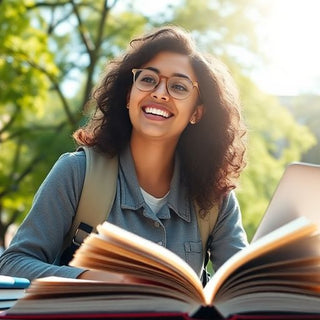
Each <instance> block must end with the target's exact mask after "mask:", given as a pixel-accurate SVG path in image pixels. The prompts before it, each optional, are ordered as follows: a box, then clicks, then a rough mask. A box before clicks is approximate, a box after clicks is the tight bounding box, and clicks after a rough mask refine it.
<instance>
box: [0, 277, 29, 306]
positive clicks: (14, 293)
mask: <svg viewBox="0 0 320 320" xmlns="http://www.w3.org/2000/svg"><path fill="white" fill-rule="evenodd" d="M29 285H30V281H29V280H28V279H25V278H16V277H9V276H2V275H0V310H6V309H9V308H10V307H12V306H13V305H14V304H15V302H16V301H17V300H18V299H20V298H22V297H23V296H24V294H25V289H26V288H28V287H29Z"/></svg>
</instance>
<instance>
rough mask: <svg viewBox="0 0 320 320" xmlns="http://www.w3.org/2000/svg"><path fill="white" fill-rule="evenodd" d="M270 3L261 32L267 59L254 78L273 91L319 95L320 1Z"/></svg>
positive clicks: (265, 89)
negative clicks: (268, 12)
mask: <svg viewBox="0 0 320 320" xmlns="http://www.w3.org/2000/svg"><path fill="white" fill-rule="evenodd" d="M266 1H267V0H266ZM269 2H270V3H272V4H273V5H272V8H271V12H270V16H269V15H268V19H266V21H265V23H264V25H263V29H262V30H263V33H262V34H261V40H262V42H263V50H264V51H265V53H266V55H267V57H268V61H267V62H266V63H265V64H264V65H263V66H262V68H261V70H259V71H256V72H255V74H254V79H255V81H256V82H257V84H258V85H259V87H260V88H261V89H262V90H264V91H266V92H268V93H272V94H278V95H295V94H299V93H316V94H320V0H273V1H272V0H271V1H269Z"/></svg>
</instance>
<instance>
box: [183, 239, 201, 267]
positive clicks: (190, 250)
mask: <svg viewBox="0 0 320 320" xmlns="http://www.w3.org/2000/svg"><path fill="white" fill-rule="evenodd" d="M184 251H185V260H186V262H187V263H188V264H189V265H191V266H193V268H194V269H195V270H201V266H202V242H201V241H186V242H185V243H184Z"/></svg>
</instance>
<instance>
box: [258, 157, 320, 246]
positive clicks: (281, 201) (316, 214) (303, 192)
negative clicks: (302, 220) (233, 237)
mask: <svg viewBox="0 0 320 320" xmlns="http://www.w3.org/2000/svg"><path fill="white" fill-rule="evenodd" d="M301 216H305V217H306V218H308V219H309V220H311V221H312V222H314V223H316V224H317V225H318V226H319V227H320V165H315V164H309V163H302V162H295V163H291V164H289V165H288V166H287V168H286V169H285V171H284V174H283V176H282V177H281V179H280V181H279V184H278V186H277V188H276V190H275V192H274V194H273V196H272V198H271V201H270V203H269V205H268V207H267V210H266V212H265V214H264V216H263V218H262V220H261V222H260V225H259V226H258V228H257V230H256V233H255V235H254V237H253V239H252V242H253V241H255V240H257V239H258V238H261V237H262V236H264V235H266V234H268V233H269V232H271V231H273V230H275V229H277V228H279V227H281V226H282V225H284V224H286V223H288V222H290V221H292V220H294V219H296V218H298V217H301Z"/></svg>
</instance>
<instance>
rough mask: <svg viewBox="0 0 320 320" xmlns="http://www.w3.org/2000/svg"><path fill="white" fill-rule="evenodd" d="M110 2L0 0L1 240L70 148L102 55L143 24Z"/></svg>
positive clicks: (115, 48)
mask: <svg viewBox="0 0 320 320" xmlns="http://www.w3.org/2000/svg"><path fill="white" fill-rule="evenodd" d="M116 3H117V1H113V2H112V3H111V2H110V1H106V0H105V1H103V0H92V1H85V2H84V1H82V2H81V1H80V2H79V1H72V0H70V1H51V0H48V1H32V0H23V1H20V0H4V1H2V2H0V21H1V24H0V76H1V79H0V89H1V97H0V115H1V116H0V148H1V151H4V150H5V151H6V152H1V154H0V179H1V186H0V242H1V239H2V238H3V236H4V234H5V231H6V229H7V227H8V225H9V224H11V223H12V222H19V221H21V219H22V218H23V216H24V215H25V213H26V212H27V210H28V209H29V207H30V204H31V199H32V196H33V194H34V192H35V190H36V189H37V188H38V186H39V184H40V182H41V181H42V180H43V178H44V176H45V174H46V173H47V172H48V170H49V169H50V167H51V166H52V164H53V162H54V161H55V160H56V159H57V156H58V155H59V154H61V153H62V152H64V151H66V150H70V149H72V148H73V143H72V139H71V138H70V136H71V133H72V132H73V131H74V130H75V128H77V127H78V126H79V123H81V121H85V117H84V115H83V111H84V106H85V103H86V101H87V99H88V97H89V95H90V91H91V89H92V87H93V84H94V82H95V81H96V80H97V77H98V74H99V72H100V71H101V68H102V66H103V64H104V63H105V60H106V58H110V57H112V56H113V55H114V54H115V53H119V51H120V50H121V49H122V48H123V47H124V46H125V45H126V44H127V40H128V38H131V37H132V35H133V34H134V33H140V32H141V31H142V29H143V27H144V25H145V23H146V20H145V18H144V17H143V16H141V15H137V14H135V13H128V12H121V13H119V14H116V15H111V11H112V9H113V8H114V6H115V5H116ZM74 78H76V80H75V81H73V83H76V86H73V87H72V86H71V85H70V84H72V81H71V80H74ZM70 88H71V89H70ZM71 90H74V91H73V92H70V91H71ZM88 111H90V110H88Z"/></svg>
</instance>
